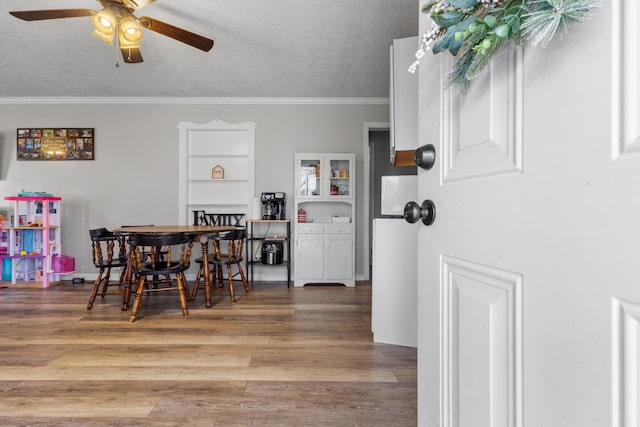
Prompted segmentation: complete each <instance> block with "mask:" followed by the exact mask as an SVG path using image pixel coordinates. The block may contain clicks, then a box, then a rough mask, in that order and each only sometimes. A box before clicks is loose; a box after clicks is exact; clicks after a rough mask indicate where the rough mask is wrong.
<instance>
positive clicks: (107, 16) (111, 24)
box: [91, 9, 116, 44]
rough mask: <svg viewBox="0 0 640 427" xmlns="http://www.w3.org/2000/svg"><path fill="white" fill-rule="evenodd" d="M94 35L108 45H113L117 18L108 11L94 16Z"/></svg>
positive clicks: (92, 22)
mask: <svg viewBox="0 0 640 427" xmlns="http://www.w3.org/2000/svg"><path fill="white" fill-rule="evenodd" d="M91 24H92V25H93V35H94V36H96V37H97V38H99V39H100V40H102V41H103V42H105V43H107V44H113V36H114V34H115V32H116V18H115V16H114V15H113V13H111V11H109V10H107V9H102V10H101V11H100V12H98V13H96V14H95V15H93V17H92V18H91Z"/></svg>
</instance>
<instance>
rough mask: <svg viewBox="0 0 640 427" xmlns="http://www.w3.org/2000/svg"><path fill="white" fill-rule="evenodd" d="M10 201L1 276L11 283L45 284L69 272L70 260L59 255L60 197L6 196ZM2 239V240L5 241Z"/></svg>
mask: <svg viewBox="0 0 640 427" xmlns="http://www.w3.org/2000/svg"><path fill="white" fill-rule="evenodd" d="M5 200H10V201H13V203H14V208H13V216H12V217H13V222H12V224H11V225H10V227H9V230H8V231H9V236H8V240H9V241H8V250H7V251H6V252H3V253H2V254H0V258H2V261H3V272H2V279H3V281H4V282H5V283H7V284H9V283H10V285H11V286H25V287H43V288H46V287H49V286H50V285H53V284H55V283H57V282H59V280H60V274H65V273H71V272H72V271H73V267H74V262H73V261H74V260H73V258H71V257H65V256H64V255H62V243H61V239H60V233H61V228H60V215H61V212H60V200H61V198H60V197H56V196H8V197H5ZM5 243H6V242H5Z"/></svg>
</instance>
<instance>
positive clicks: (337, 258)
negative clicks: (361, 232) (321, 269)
mask: <svg viewBox="0 0 640 427" xmlns="http://www.w3.org/2000/svg"><path fill="white" fill-rule="evenodd" d="M325 242H326V246H327V248H326V251H325V254H326V264H325V279H328V280H344V279H348V278H351V277H353V255H352V254H353V235H351V234H349V235H346V236H345V235H340V234H327V236H326V237H325Z"/></svg>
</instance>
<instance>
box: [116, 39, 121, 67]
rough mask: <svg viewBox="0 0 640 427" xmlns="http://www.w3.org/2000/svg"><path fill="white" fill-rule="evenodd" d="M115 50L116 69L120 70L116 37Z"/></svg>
mask: <svg viewBox="0 0 640 427" xmlns="http://www.w3.org/2000/svg"><path fill="white" fill-rule="evenodd" d="M115 45H116V50H115V57H116V68H120V61H119V60H118V50H120V46H119V45H120V41H119V40H118V38H117V37H116V43H115Z"/></svg>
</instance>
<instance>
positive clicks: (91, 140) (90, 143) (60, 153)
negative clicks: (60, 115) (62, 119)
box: [16, 128, 95, 160]
mask: <svg viewBox="0 0 640 427" xmlns="http://www.w3.org/2000/svg"><path fill="white" fill-rule="evenodd" d="M16 133H17V138H16V140H17V157H18V160H94V146H95V129H94V128H18V129H17V132H16Z"/></svg>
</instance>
